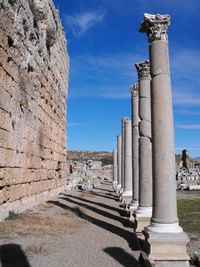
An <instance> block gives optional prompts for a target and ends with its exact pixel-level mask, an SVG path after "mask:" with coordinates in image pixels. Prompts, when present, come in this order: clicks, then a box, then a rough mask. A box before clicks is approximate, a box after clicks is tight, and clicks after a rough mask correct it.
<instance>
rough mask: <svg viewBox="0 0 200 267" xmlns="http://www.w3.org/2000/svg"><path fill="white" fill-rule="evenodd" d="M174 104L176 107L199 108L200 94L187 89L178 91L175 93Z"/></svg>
mask: <svg viewBox="0 0 200 267" xmlns="http://www.w3.org/2000/svg"><path fill="white" fill-rule="evenodd" d="M173 98H174V104H175V105H186V106H199V105H200V94H199V93H196V92H194V91H192V90H190V89H189V87H188V89H187V91H184V90H183V89H179V88H178V89H176V91H175V92H174V93H173Z"/></svg>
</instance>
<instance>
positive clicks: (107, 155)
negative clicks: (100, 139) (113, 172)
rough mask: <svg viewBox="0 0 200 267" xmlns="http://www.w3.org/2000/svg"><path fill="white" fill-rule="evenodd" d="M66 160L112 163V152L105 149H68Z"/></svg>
mask: <svg viewBox="0 0 200 267" xmlns="http://www.w3.org/2000/svg"><path fill="white" fill-rule="evenodd" d="M67 159H68V160H89V159H92V160H97V161H102V165H103V166H104V165H110V164H113V154H112V153H111V152H107V151H74V150H73V151H72V150H71V151H68V152H67Z"/></svg>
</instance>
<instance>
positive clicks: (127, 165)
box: [122, 119, 132, 205]
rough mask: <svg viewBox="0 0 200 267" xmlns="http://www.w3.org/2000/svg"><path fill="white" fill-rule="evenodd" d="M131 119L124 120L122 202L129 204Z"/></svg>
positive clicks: (130, 194)
mask: <svg viewBox="0 0 200 267" xmlns="http://www.w3.org/2000/svg"><path fill="white" fill-rule="evenodd" d="M131 128H132V127H131V120H129V119H126V120H124V191H123V193H122V198H123V202H124V204H126V205H127V204H129V203H130V201H131V197H132V147H131V144H132V129H131Z"/></svg>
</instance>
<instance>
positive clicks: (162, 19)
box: [139, 13, 171, 42]
mask: <svg viewBox="0 0 200 267" xmlns="http://www.w3.org/2000/svg"><path fill="white" fill-rule="evenodd" d="M170 21H171V18H170V15H160V14H156V15H153V14H147V13H145V14H144V21H143V22H142V24H141V27H140V29H139V31H140V32H146V34H147V36H148V40H149V42H152V41H156V40H164V41H168V28H169V25H170Z"/></svg>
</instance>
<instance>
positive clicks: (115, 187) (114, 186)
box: [113, 181, 117, 191]
mask: <svg viewBox="0 0 200 267" xmlns="http://www.w3.org/2000/svg"><path fill="white" fill-rule="evenodd" d="M113 189H114V190H115V191H116V189H117V181H114V182H113Z"/></svg>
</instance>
